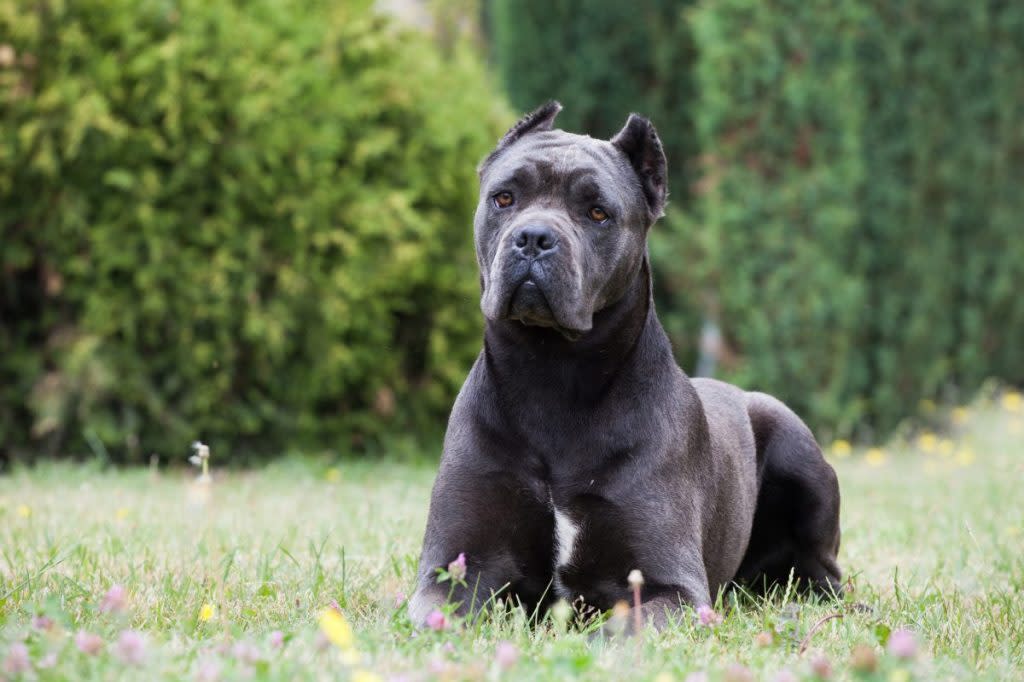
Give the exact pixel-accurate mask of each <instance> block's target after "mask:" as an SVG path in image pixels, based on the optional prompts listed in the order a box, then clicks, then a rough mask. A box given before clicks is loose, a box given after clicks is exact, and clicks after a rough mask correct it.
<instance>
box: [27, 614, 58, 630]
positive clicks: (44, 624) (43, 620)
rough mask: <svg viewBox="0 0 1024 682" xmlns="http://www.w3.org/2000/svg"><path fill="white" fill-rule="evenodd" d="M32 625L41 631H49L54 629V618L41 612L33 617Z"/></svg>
mask: <svg viewBox="0 0 1024 682" xmlns="http://www.w3.org/2000/svg"><path fill="white" fill-rule="evenodd" d="M32 627H33V628H34V629H36V630H39V631H41V632H49V631H50V630H52V629H53V619H52V618H50V617H49V616H46V615H43V614H39V615H38V616H34V617H33V618H32Z"/></svg>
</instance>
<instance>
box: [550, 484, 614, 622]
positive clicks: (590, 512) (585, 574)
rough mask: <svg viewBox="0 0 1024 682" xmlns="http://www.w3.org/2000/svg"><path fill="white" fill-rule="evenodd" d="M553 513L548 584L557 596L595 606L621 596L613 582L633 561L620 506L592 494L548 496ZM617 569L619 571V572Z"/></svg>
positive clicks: (610, 601) (604, 605) (600, 606)
mask: <svg viewBox="0 0 1024 682" xmlns="http://www.w3.org/2000/svg"><path fill="white" fill-rule="evenodd" d="M549 503H550V506H551V512H552V514H553V516H554V534H553V538H552V540H553V546H552V563H553V585H552V589H553V590H554V593H555V595H556V596H557V597H560V598H562V599H566V600H568V601H575V600H577V599H580V598H582V599H583V601H585V602H586V603H587V604H589V605H591V606H596V607H598V608H610V607H611V606H612V605H613V604H614V603H615V601H617V600H618V599H621V598H622V595H621V594H620V590H619V586H618V583H622V584H623V586H624V584H625V577H626V575H627V574H628V572H629V568H628V567H629V566H630V565H631V563H632V561H633V557H632V552H630V551H629V546H630V543H629V541H628V538H627V527H626V526H627V524H624V523H623V519H622V518H621V516H620V513H619V510H617V509H615V507H614V506H613V505H610V504H608V503H606V502H605V501H603V500H601V499H600V498H598V497H596V496H587V495H584V496H579V497H574V498H570V499H558V498H557V497H556V496H549ZM619 574H621V575H619Z"/></svg>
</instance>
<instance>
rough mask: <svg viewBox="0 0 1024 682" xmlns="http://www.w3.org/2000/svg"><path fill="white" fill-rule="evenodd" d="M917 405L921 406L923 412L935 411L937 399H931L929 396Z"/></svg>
mask: <svg viewBox="0 0 1024 682" xmlns="http://www.w3.org/2000/svg"><path fill="white" fill-rule="evenodd" d="M917 406H918V407H919V408H921V411H922V412H934V411H935V401H934V400H931V399H929V398H925V399H924V400H922V401H921V402H919V403H918V404H917Z"/></svg>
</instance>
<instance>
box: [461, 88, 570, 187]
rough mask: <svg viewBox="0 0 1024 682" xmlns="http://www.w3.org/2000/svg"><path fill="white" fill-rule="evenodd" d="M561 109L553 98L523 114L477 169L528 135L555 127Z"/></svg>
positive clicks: (481, 169) (485, 165) (482, 167)
mask: <svg viewBox="0 0 1024 682" xmlns="http://www.w3.org/2000/svg"><path fill="white" fill-rule="evenodd" d="M561 110H562V105H561V104H559V103H558V102H556V101H555V100H551V101H550V102H548V103H547V104H542V105H541V106H539V107H537V108H536V109H534V110H533V111H531V112H530V113H529V114H527V115H526V116H523V117H522V118H521V119H519V122H518V123H516V124H515V125H514V126H512V127H511V128H509V129H508V132H507V133H505V135H504V137H502V138H501V142H499V143H498V146H497V147H496V148H495V150H494V151H493V152H491V153H490V154H489V155H488V156H487V158H486V159H484V160H483V162H482V163H481V164H480V167H479V168H478V169H477V170H478V171H483V169H484V168H486V167H487V165H488V164H489V163H490V162H491V161H493V160H494V157H496V156H497V155H498V154H500V153H501V152H502V151H504V150H505V149H507V148H508V147H510V146H512V145H513V144H514V143H515V142H517V141H518V140H520V139H522V138H523V137H525V136H526V135H529V134H530V133H534V132H540V131H543V130H551V129H552V128H554V127H555V117H557V116H558V112H559V111H561Z"/></svg>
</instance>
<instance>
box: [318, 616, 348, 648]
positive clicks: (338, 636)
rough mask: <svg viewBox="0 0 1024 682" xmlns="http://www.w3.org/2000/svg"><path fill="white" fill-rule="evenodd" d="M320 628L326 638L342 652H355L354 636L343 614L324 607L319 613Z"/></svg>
mask: <svg viewBox="0 0 1024 682" xmlns="http://www.w3.org/2000/svg"><path fill="white" fill-rule="evenodd" d="M320 630H321V631H322V632H323V633H324V635H325V636H326V637H327V640H328V641H329V642H330V643H331V644H333V645H334V646H336V647H338V648H339V649H341V650H342V652H343V653H352V652H355V648H356V638H355V635H354V634H353V633H352V626H351V625H349V624H348V621H347V620H345V616H343V615H341V614H340V613H338V612H337V611H335V610H334V609H325V610H324V612H323V613H322V614H320Z"/></svg>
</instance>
